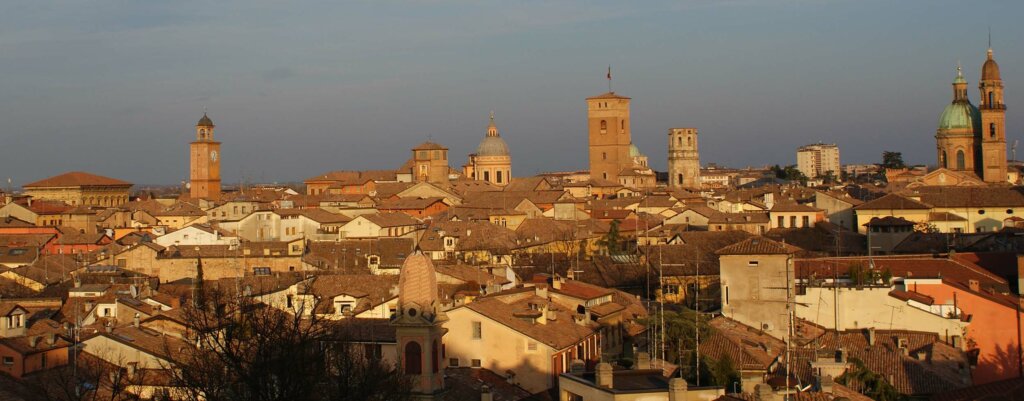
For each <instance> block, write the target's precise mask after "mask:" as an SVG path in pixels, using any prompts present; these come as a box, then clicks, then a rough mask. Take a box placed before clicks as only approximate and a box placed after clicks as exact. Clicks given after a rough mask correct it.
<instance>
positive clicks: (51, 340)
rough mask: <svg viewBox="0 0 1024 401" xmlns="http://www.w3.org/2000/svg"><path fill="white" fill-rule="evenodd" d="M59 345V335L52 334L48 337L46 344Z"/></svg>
mask: <svg viewBox="0 0 1024 401" xmlns="http://www.w3.org/2000/svg"><path fill="white" fill-rule="evenodd" d="M56 343H57V333H50V334H47V335H46V344H48V345H53V344H56Z"/></svg>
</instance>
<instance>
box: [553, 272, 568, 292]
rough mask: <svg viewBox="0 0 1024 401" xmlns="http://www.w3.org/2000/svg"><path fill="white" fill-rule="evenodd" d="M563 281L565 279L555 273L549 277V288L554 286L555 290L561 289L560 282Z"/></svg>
mask: <svg viewBox="0 0 1024 401" xmlns="http://www.w3.org/2000/svg"><path fill="white" fill-rule="evenodd" d="M564 281H565V279H563V278H561V277H559V276H558V275H555V276H554V277H551V288H554V289H556V290H560V289H562V283H563V282H564Z"/></svg>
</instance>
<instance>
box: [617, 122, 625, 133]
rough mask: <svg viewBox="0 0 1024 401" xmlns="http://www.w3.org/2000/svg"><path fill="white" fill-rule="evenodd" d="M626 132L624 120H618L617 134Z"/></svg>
mask: <svg viewBox="0 0 1024 401" xmlns="http://www.w3.org/2000/svg"><path fill="white" fill-rule="evenodd" d="M625 131H626V120H619V132H625Z"/></svg>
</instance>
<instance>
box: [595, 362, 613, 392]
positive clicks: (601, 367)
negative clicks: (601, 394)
mask: <svg viewBox="0 0 1024 401" xmlns="http://www.w3.org/2000/svg"><path fill="white" fill-rule="evenodd" d="M612 377H613V374H612V365H610V364H608V362H601V363H599V364H597V374H595V375H594V378H595V379H596V381H597V387H604V388H612Z"/></svg>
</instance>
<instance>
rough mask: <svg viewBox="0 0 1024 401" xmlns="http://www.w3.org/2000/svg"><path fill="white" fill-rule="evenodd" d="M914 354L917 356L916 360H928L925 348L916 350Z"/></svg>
mask: <svg viewBox="0 0 1024 401" xmlns="http://www.w3.org/2000/svg"><path fill="white" fill-rule="evenodd" d="M915 356H916V357H917V360H919V361H922V362H924V361H926V360H928V352H927V351H925V350H920V351H917V353H916V354H915Z"/></svg>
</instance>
